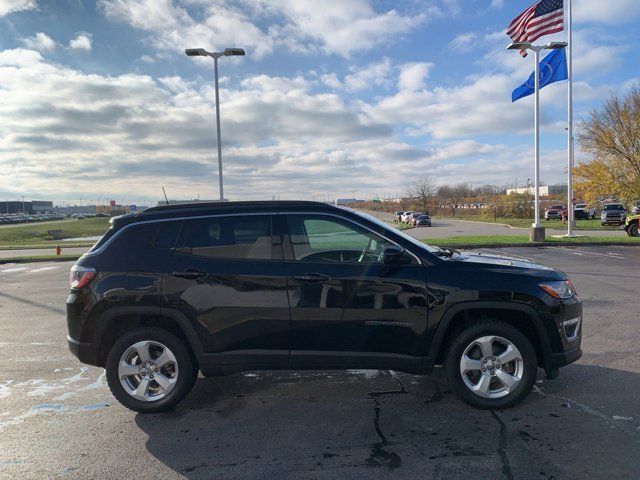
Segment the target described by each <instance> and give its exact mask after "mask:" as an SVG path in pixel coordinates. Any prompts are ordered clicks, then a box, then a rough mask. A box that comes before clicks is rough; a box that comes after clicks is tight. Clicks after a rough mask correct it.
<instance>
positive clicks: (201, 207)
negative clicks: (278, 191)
mask: <svg viewBox="0 0 640 480" xmlns="http://www.w3.org/2000/svg"><path fill="white" fill-rule="evenodd" d="M305 209H314V210H333V211H335V210H337V209H338V208H337V207H335V206H334V205H330V204H327V203H323V202H312V201H305V200H265V201H239V202H193V203H181V204H176V205H160V206H157V207H151V208H148V209H146V210H144V211H142V212H140V213H138V214H134V215H135V216H136V217H137V218H140V219H149V218H152V217H153V218H156V217H181V216H189V215H207V214H213V215H216V214H224V213H242V212H247V213H249V212H260V211H283V210H305Z"/></svg>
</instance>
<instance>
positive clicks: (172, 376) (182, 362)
mask: <svg viewBox="0 0 640 480" xmlns="http://www.w3.org/2000/svg"><path fill="white" fill-rule="evenodd" d="M106 370H107V383H108V384H109V388H110V389H111V393H113V396H114V397H116V399H117V400H118V401H119V402H120V403H121V404H122V405H124V406H125V407H127V408H128V409H130V410H134V411H136V412H141V413H156V412H164V411H167V410H171V409H172V408H174V407H175V406H176V405H177V404H178V403H179V402H180V401H181V400H182V399H183V398H184V397H186V396H187V394H188V393H189V392H190V391H191V388H192V387H193V385H194V383H195V381H196V378H197V376H198V370H197V367H196V365H195V364H194V361H193V359H192V357H191V352H190V351H189V348H188V347H187V346H186V345H185V343H184V342H183V341H182V340H181V339H179V338H178V337H176V336H175V335H173V334H171V333H169V332H167V331H166V330H162V329H159V328H148V327H145V328H138V329H135V330H132V331H131V332H128V333H126V334H125V335H123V336H122V337H120V338H119V339H118V340H117V341H116V342H115V344H114V345H113V347H112V348H111V350H110V351H109V355H108V356H107V362H106Z"/></svg>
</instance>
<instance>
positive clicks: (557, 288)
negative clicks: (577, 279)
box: [540, 280, 577, 298]
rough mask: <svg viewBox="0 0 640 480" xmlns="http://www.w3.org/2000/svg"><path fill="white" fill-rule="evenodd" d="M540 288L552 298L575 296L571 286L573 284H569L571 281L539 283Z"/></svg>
mask: <svg viewBox="0 0 640 480" xmlns="http://www.w3.org/2000/svg"><path fill="white" fill-rule="evenodd" d="M540 288H541V289H543V290H544V291H545V292H547V293H548V294H549V295H551V296H552V297H553V298H571V297H573V296H574V295H577V292H576V289H575V287H574V286H573V283H571V280H564V281H558V282H546V283H541V284H540Z"/></svg>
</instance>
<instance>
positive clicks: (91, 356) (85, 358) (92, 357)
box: [67, 335, 100, 366]
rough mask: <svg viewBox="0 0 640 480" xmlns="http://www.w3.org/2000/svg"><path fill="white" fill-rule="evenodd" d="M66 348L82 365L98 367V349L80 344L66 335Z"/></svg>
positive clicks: (87, 344) (88, 344)
mask: <svg viewBox="0 0 640 480" xmlns="http://www.w3.org/2000/svg"><path fill="white" fill-rule="evenodd" d="M67 346H68V347H69V351H70V352H71V353H73V355H74V356H75V357H76V358H77V359H78V360H80V361H81V362H82V363H86V364H89V365H96V366H100V365H98V354H97V353H98V349H97V348H96V347H95V346H93V345H92V344H91V343H86V342H80V341H78V340H76V339H75V338H71V337H70V336H68V335H67Z"/></svg>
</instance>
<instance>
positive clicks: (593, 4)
mask: <svg viewBox="0 0 640 480" xmlns="http://www.w3.org/2000/svg"><path fill="white" fill-rule="evenodd" d="M572 7H573V11H572V13H573V18H574V21H575V22H577V23H581V22H592V23H604V24H609V25H615V24H621V23H628V22H633V21H634V20H636V19H637V18H638V17H640V2H639V1H638V0H610V1H602V0H574V1H573V5H572Z"/></svg>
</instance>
